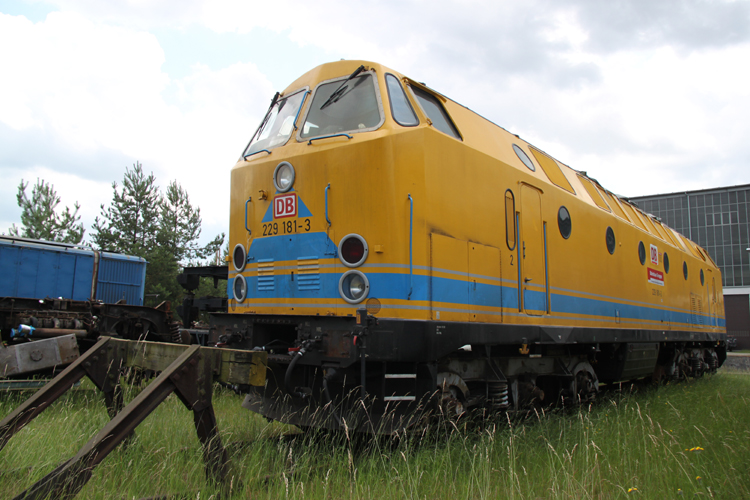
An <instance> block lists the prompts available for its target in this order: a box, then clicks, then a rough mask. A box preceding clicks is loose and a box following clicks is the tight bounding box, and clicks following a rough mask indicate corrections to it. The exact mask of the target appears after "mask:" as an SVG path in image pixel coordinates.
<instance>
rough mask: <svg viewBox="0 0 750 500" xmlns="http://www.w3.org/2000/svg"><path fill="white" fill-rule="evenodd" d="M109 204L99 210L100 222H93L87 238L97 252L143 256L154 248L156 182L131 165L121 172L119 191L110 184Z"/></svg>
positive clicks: (115, 185)
mask: <svg viewBox="0 0 750 500" xmlns="http://www.w3.org/2000/svg"><path fill="white" fill-rule="evenodd" d="M112 189H113V191H114V194H113V196H112V203H111V204H110V205H109V206H108V207H107V208H105V207H104V205H102V206H101V219H99V217H97V218H96V219H95V220H94V231H95V232H94V233H93V234H92V236H91V238H92V240H93V242H94V244H96V245H97V246H98V247H99V248H101V249H102V250H108V251H111V252H121V253H126V254H130V255H138V256H145V255H146V254H148V253H149V252H150V251H151V250H153V249H154V248H155V247H156V245H157V237H158V232H159V210H160V202H161V195H160V193H159V187H158V186H157V185H156V178H155V177H154V174H153V173H151V174H149V175H148V176H146V175H145V174H144V173H143V166H142V165H141V164H140V163H135V164H134V165H133V169H132V170H131V169H128V168H126V169H125V176H124V177H123V181H122V189H121V190H119V191H118V186H117V182H113V183H112Z"/></svg>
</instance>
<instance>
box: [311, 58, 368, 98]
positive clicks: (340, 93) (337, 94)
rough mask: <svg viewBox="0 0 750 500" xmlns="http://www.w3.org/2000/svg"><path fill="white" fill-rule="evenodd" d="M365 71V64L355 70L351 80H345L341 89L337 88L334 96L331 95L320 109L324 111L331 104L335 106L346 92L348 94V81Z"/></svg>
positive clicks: (340, 86)
mask: <svg viewBox="0 0 750 500" xmlns="http://www.w3.org/2000/svg"><path fill="white" fill-rule="evenodd" d="M364 69H365V65H364V64H363V65H362V66H360V67H359V68H357V69H355V70H354V73H352V74H351V75H349V78H347V79H346V80H344V81H343V82H342V83H341V85H339V88H337V89H336V90H334V91H333V94H331V96H330V97H329V98H328V99H326V102H324V103H323V105H322V106H321V107H320V109H324V108H326V107H328V106H330V105H331V104H333V103H334V102H336V101H338V100H339V99H341V97H342V96H343V95H344V92H346V89H347V88H349V87H348V86H347V85H346V83H347V82H348V81H350V80H352V79H353V78H355V77H356V76H357V75H358V74H360V73H362V71H364Z"/></svg>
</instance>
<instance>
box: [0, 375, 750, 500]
mask: <svg viewBox="0 0 750 500" xmlns="http://www.w3.org/2000/svg"><path fill="white" fill-rule="evenodd" d="M25 397H27V394H26V395H16V394H2V395H0V415H3V416H4V415H7V414H8V413H9V412H10V411H11V410H12V408H14V407H15V406H17V405H18V404H19V403H20V402H21V401H22V400H23V399H24V398H25ZM240 402H241V398H240V397H239V396H235V395H234V394H232V393H230V392H227V391H223V390H219V391H218V392H217V394H216V395H215V398H214V404H215V408H216V413H217V419H218V421H219V427H220V430H221V433H222V439H223V442H224V443H225V445H227V448H228V450H229V453H230V456H231V466H230V478H231V480H230V486H229V488H230V490H231V491H230V494H228V495H225V496H222V498H238V499H239V498H248V497H250V496H252V497H253V498H331V499H338V498H373V497H376V498H379V499H388V498H394V499H395V498H428V499H432V498H445V499H451V500H453V499H456V498H471V499H484V498H488V499H489V498H493V499H494V498H510V499H527V498H528V499H537V498H636V497H640V498H686V497H688V496H689V497H691V498H694V497H695V495H696V494H697V495H698V496H699V497H701V498H732V499H734V498H748V497H750V481H749V480H748V478H750V418H748V414H750V376H748V375H746V374H735V373H719V374H718V375H715V376H712V377H706V378H703V379H699V380H695V381H691V382H688V383H683V384H677V385H667V386H663V387H651V388H646V387H639V388H638V389H637V390H635V391H634V392H629V393H626V394H616V395H614V396H610V397H609V398H608V399H607V400H605V401H600V402H598V403H597V404H595V405H592V406H587V407H582V408H578V409H575V410H571V411H567V412H561V411H555V412H553V413H544V414H532V416H531V417H530V418H527V419H519V418H516V419H509V418H507V417H505V416H503V417H501V418H498V419H496V420H494V421H491V422H485V423H484V425H481V426H479V425H469V424H465V423H462V422H459V423H458V424H451V423H443V424H440V425H437V426H435V428H434V429H430V430H429V431H427V432H423V433H420V434H414V435H408V436H403V437H402V438H401V439H398V440H393V439H382V438H381V439H366V440H356V439H349V438H348V437H347V436H337V437H335V438H331V437H330V436H321V435H315V434H314V433H313V434H311V435H295V436H289V434H290V433H292V432H295V431H294V429H293V428H290V427H286V426H283V425H280V424H275V423H268V422H266V421H265V420H264V419H263V418H261V417H259V416H257V415H254V414H252V413H249V412H248V411H246V410H244V409H242V408H240V406H239V404H240ZM106 421H107V417H106V412H105V410H104V403H103V402H102V399H101V397H100V396H99V395H98V394H97V393H96V392H95V391H94V390H92V389H91V386H90V385H87V384H84V385H83V386H82V388H81V389H79V390H76V391H74V392H71V393H70V394H68V395H66V396H65V397H64V398H62V399H61V400H60V401H58V402H57V403H55V404H54V405H53V406H52V407H51V408H49V409H48V410H47V411H46V412H45V413H43V414H42V415H41V416H40V417H38V418H37V419H36V421H34V422H33V423H32V424H30V425H29V426H28V427H27V428H25V429H24V430H23V431H21V432H20V433H19V434H18V435H16V436H15V437H14V438H13V439H12V440H11V441H10V442H9V443H8V445H7V446H6V448H5V449H3V450H2V451H0V497H2V498H6V497H12V496H13V495H16V494H18V493H20V492H21V491H23V489H25V488H27V487H28V486H30V485H31V484H33V483H34V482H35V481H36V480H38V479H40V478H41V477H43V476H44V475H45V474H46V473H48V472H49V471H50V470H52V469H53V468H54V467H55V466H57V465H58V464H59V463H60V462H61V461H63V460H65V459H67V458H69V457H70V456H72V455H74V454H75V452H76V451H77V450H78V448H80V447H81V446H82V445H83V444H84V443H85V442H86V441H87V440H88V439H89V438H90V437H91V436H93V435H94V434H95V432H96V431H97V430H98V429H100V428H101V427H102V426H104V424H105V423H106ZM218 493H219V492H218V490H217V489H216V488H215V487H214V486H213V485H211V484H210V483H207V481H206V479H205V476H204V472H203V462H202V455H201V450H200V445H199V443H198V439H197V437H196V435H195V431H194V428H193V422H192V415H191V413H190V412H188V411H187V410H186V409H185V408H184V407H183V406H182V404H181V403H180V402H179V400H177V398H176V397H174V396H171V397H170V398H169V399H168V400H167V402H166V403H165V404H164V405H162V406H161V407H159V408H158V409H157V411H155V412H154V413H153V414H152V415H151V416H150V417H149V418H148V419H147V420H146V421H145V422H144V423H143V424H141V426H139V427H138V429H137V438H136V440H135V442H134V443H133V445H131V446H130V447H128V448H127V449H122V448H120V449H117V450H116V451H114V452H113V453H112V454H111V455H110V456H109V457H107V458H106V459H105V460H104V462H103V463H102V464H101V465H100V466H99V467H98V468H97V469H96V470H95V472H94V476H93V478H92V480H91V481H90V482H89V483H88V484H87V485H86V487H85V488H84V489H83V491H82V492H81V494H80V495H79V498H114V499H125V498H143V497H153V496H157V495H179V498H200V499H208V498H212V497H213V498H217V496H218Z"/></svg>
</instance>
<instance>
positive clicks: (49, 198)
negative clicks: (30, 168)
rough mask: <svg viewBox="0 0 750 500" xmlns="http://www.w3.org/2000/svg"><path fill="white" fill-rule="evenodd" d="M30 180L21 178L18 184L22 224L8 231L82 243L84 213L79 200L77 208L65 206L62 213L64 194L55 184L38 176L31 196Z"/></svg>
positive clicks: (34, 236) (45, 238)
mask: <svg viewBox="0 0 750 500" xmlns="http://www.w3.org/2000/svg"><path fill="white" fill-rule="evenodd" d="M28 185H29V184H28V183H27V182H24V180H23V179H21V183H20V184H19V185H18V194H17V195H16V200H17V201H18V206H19V207H21V227H20V228H18V227H16V225H15V224H13V227H11V228H10V230H9V231H8V232H9V234H10V235H11V236H19V237H23V238H34V239H39V240H47V241H58V242H62V243H74V244H78V243H81V241H82V240H83V234H84V232H85V230H84V229H83V224H81V223H79V221H80V220H81V216H80V215H78V210H79V209H80V208H81V206H80V205H79V204H78V202H76V203H75V205H73V206H74V208H75V211H73V212H71V211H70V208H69V207H65V210H63V211H62V213H58V212H57V206H58V205H59V204H60V196H59V195H58V194H57V191H55V188H54V186H53V185H52V184H48V183H47V182H46V181H43V180H40V179H37V180H36V185H35V186H34V187H33V188H32V190H31V199H29V197H28V196H27V195H26V188H27V187H28Z"/></svg>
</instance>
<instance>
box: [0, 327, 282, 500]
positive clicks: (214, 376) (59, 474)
mask: <svg viewBox="0 0 750 500" xmlns="http://www.w3.org/2000/svg"><path fill="white" fill-rule="evenodd" d="M266 366H267V354H266V353H265V352H253V351H240V350H234V349H216V348H210V347H201V346H199V345H190V346H188V345H181V344H166V343H159V342H140V341H132V340H121V339H116V338H112V337H102V338H101V339H100V340H99V341H98V342H97V343H96V345H94V346H93V347H92V348H91V349H89V350H88V351H86V353H85V354H83V355H82V356H81V357H79V358H78V359H77V360H76V361H75V362H73V363H72V364H71V365H70V366H68V367H67V368H66V369H65V370H64V371H63V372H62V373H60V374H59V375H58V376H57V377H55V378H54V379H52V380H51V381H50V382H48V383H47V384H46V385H45V386H44V387H43V388H42V389H41V390H39V391H38V392H37V393H36V394H35V395H34V396H32V397H31V398H29V399H28V400H27V401H26V402H25V403H24V404H23V405H21V406H20V407H19V408H18V409H16V410H15V411H14V412H13V413H11V414H10V415H8V416H7V417H6V418H5V419H3V420H2V422H0V449H2V448H3V447H4V446H5V444H6V443H7V442H8V441H9V440H10V438H12V437H13V435H15V434H16V433H17V432H18V431H19V430H21V429H22V428H23V426H25V425H26V424H27V423H29V422H30V421H31V420H32V419H34V418H35V417H36V416H37V415H39V414H40V413H41V412H42V411H44V410H45V409H46V408H47V407H48V406H49V405H51V404H52V403H53V402H54V401H55V400H56V399H57V398H59V397H60V396H62V395H63V394H64V393H65V392H66V391H67V390H68V389H70V388H71V387H72V386H73V384H75V383H76V382H77V381H79V380H80V379H82V378H83V377H84V376H88V377H89V378H90V379H91V381H92V382H93V383H94V384H95V385H96V387H97V388H98V389H99V390H101V391H102V392H103V393H104V400H105V403H106V406H107V413H108V414H109V416H110V418H111V420H110V422H109V423H108V424H107V425H106V426H105V427H104V428H103V429H102V430H101V431H99V433H97V434H96V436H94V437H92V438H91V439H90V440H89V442H88V443H86V445H84V446H83V448H81V450H80V451H79V452H78V453H77V454H76V455H75V456H74V457H72V458H71V459H69V460H67V461H66V462H63V463H62V464H61V465H60V466H59V467H57V468H56V469H55V470H53V471H52V472H50V473H49V474H47V475H46V476H45V477H44V478H42V479H40V480H39V481H38V482H37V483H36V484H34V485H32V486H31V487H29V489H27V490H26V491H24V492H22V493H20V494H19V495H18V496H17V497H16V498H24V499H44V498H60V499H68V498H73V497H74V496H75V495H76V494H77V493H78V492H79V491H80V490H81V489H82V488H83V486H84V485H85V484H86V482H87V481H88V480H89V479H90V478H91V475H92V471H93V469H94V467H96V466H97V465H98V464H99V463H100V462H101V461H102V460H104V458H105V457H106V456H107V455H108V454H109V453H110V452H111V451H112V450H114V449H115V448H116V447H117V446H118V445H119V444H120V443H122V442H123V441H125V442H126V444H127V440H128V438H129V437H130V436H132V435H133V432H134V430H135V428H136V427H137V426H138V424H140V423H141V422H142V421H143V420H144V419H145V418H146V417H147V416H148V415H149V414H151V412H152V411H154V409H156V407H157V406H159V404H161V403H162V402H163V401H164V400H166V399H167V397H168V396H169V395H170V394H171V393H173V392H174V393H175V394H177V396H178V397H179V399H180V401H182V403H183V404H184V405H185V406H186V407H187V408H188V409H189V410H192V411H193V416H194V422H195V429H196V431H197V433H198V439H199V440H200V442H201V445H202V447H203V458H204V461H205V467H206V475H207V477H208V478H209V479H211V480H214V481H216V482H218V483H223V482H224V479H225V476H226V471H227V453H226V450H225V449H224V446H223V445H222V442H221V438H220V436H219V433H218V429H217V425H216V416H215V414H214V409H213V405H212V402H211V393H212V386H213V383H214V382H223V383H226V384H232V385H245V386H263V385H264V384H265V382H266ZM125 367H138V368H143V369H147V370H153V371H155V372H161V373H160V375H159V376H158V377H157V378H156V379H154V380H153V381H152V382H151V383H150V384H149V385H148V386H147V387H146V388H145V389H144V390H143V391H141V393H140V394H138V395H137V396H136V397H135V398H134V399H133V401H131V402H130V403H129V404H128V405H127V406H124V404H123V397H122V391H121V389H120V385H119V380H120V373H121V371H122V368H125ZM123 406H124V407H123Z"/></svg>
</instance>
